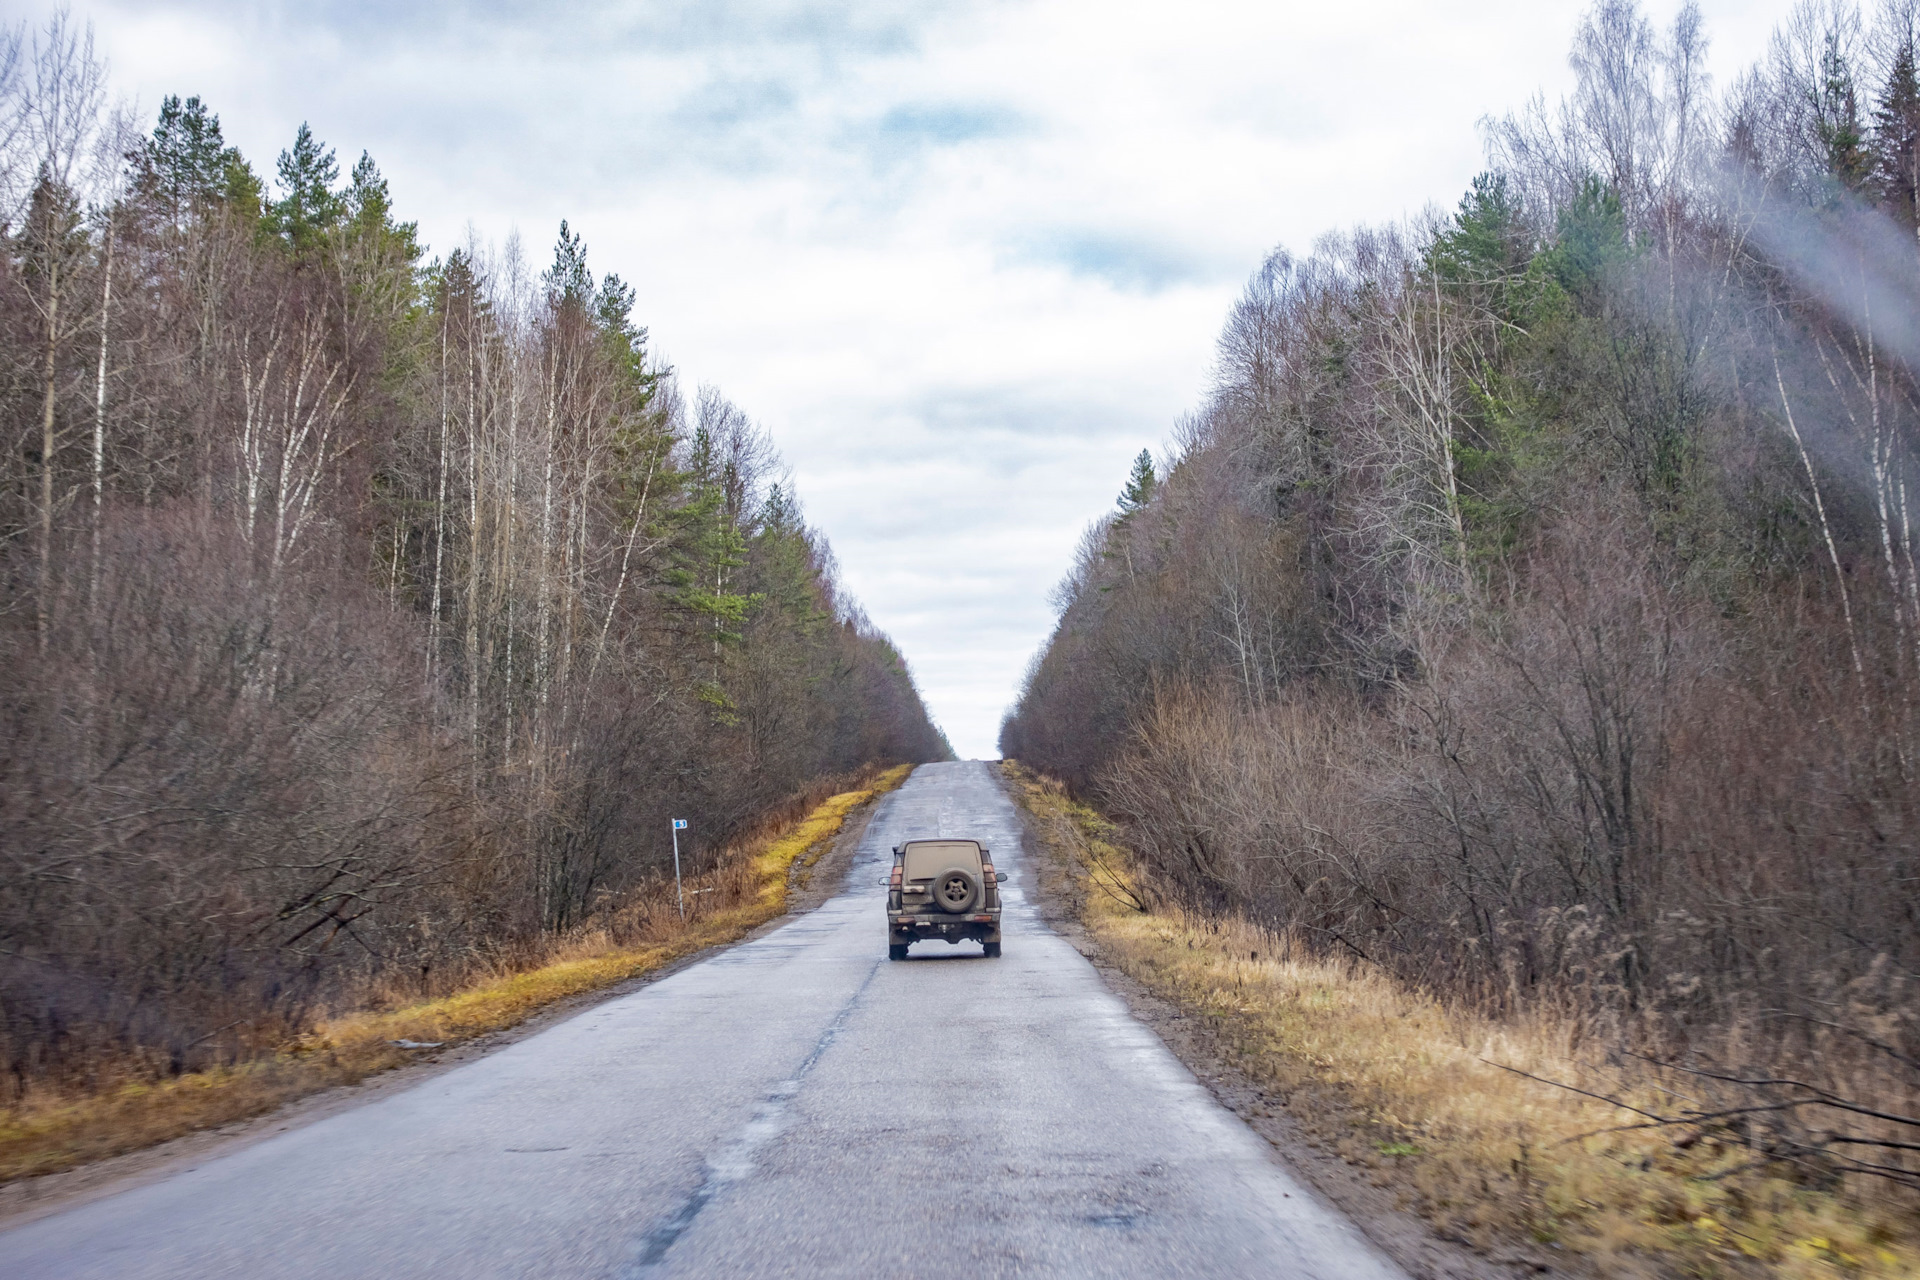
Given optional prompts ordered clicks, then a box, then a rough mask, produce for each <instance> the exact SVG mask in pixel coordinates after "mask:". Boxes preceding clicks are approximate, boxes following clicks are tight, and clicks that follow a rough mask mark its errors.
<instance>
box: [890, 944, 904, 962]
mask: <svg viewBox="0 0 1920 1280" xmlns="http://www.w3.org/2000/svg"><path fill="white" fill-rule="evenodd" d="M906 958H907V944H906V943H904V942H890V943H888V944H887V959H889V960H905V959H906Z"/></svg>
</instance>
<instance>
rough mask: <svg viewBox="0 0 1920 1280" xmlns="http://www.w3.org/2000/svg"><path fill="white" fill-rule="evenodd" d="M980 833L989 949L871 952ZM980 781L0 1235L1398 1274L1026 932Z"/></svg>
mask: <svg viewBox="0 0 1920 1280" xmlns="http://www.w3.org/2000/svg"><path fill="white" fill-rule="evenodd" d="M931 836H958V837H972V838H975V839H978V840H980V841H981V842H982V843H984V844H986V845H987V846H988V847H989V848H990V849H992V850H993V855H994V861H995V863H996V865H997V866H998V867H999V868H1000V869H1002V870H1005V871H1008V872H1010V873H1011V878H1010V881H1009V883H1008V884H1007V885H1006V886H1004V899H1003V901H1004V903H1005V915H1004V933H1005V939H1006V941H1005V947H1006V953H1005V955H1004V956H1003V957H1002V958H1000V959H997V960H990V959H987V958H985V957H984V956H982V954H981V952H980V948H979V947H978V946H977V945H975V944H973V943H963V944H960V945H958V946H948V945H946V944H943V943H920V944H917V945H916V946H915V948H914V954H913V955H912V957H911V958H910V959H908V960H906V961H904V962H889V961H888V959H887V949H886V942H887V939H886V926H885V910H884V903H885V890H884V889H883V888H882V886H881V882H882V880H883V879H884V878H885V875H886V872H887V869H888V868H889V867H890V866H891V864H892V858H891V849H892V847H893V846H894V845H896V844H899V843H900V842H901V841H903V840H908V839H913V838H916V837H931ZM1029 859H1030V855H1029V854H1028V853H1027V852H1026V851H1024V850H1022V848H1021V828H1020V823H1019V820H1018V817H1017V815H1016V813H1015V811H1014V808H1013V805H1012V803H1011V802H1010V801H1009V800H1008V798H1007V797H1006V795H1005V794H1004V793H1003V792H1002V791H1001V789H1000V788H999V786H998V785H997V784H996V781H995V779H994V777H993V775H992V773H991V772H990V771H989V769H988V767H987V766H986V765H984V764H981V763H979V762H965V763H956V764H937V765H925V766H922V767H921V768H920V769H918V770H917V771H916V772H915V773H914V774H913V776H912V777H911V778H910V779H909V780H908V782H907V784H906V785H905V786H904V787H903V788H902V789H901V790H899V791H897V792H895V793H893V794H891V795H889V796H887V797H885V798H884V799H883V800H882V801H881V802H880V808H879V810H878V811H877V812H876V813H875V815H874V818H873V821H872V823H871V824H870V825H869V826H868V828H867V830H866V834H865V838H864V839H863V840H862V842H861V845H860V848H859V850H858V853H857V855H856V857H855V860H854V865H853V869H852V871H851V873H850V874H849V877H848V887H847V889H846V891H845V892H843V893H842V894H841V895H840V896H839V897H837V898H834V899H832V900H831V901H829V902H827V903H826V904H825V905H824V906H822V907H820V908H819V909H817V910H815V911H812V912H810V913H808V914H806V915H803V916H799V917H797V918H795V919H794V920H792V921H791V922H790V923H788V924H786V925H784V926H783V927H781V928H779V929H777V930H774V931H773V932H771V933H768V934H766V935H764V936H762V937H760V938H758V939H756V940H754V941H751V942H746V943H743V944H741V945H739V946H736V947H732V948H730V949H727V950H724V951H720V952H718V953H716V954H714V955H713V956H711V957H710V958H708V959H705V960H703V961H700V962H699V963H697V964H693V965H690V966H688V967H687V968H685V969H682V970H680V971H679V972H677V973H674V974H672V975H671V976H669V977H666V978H663V979H661V980H660V981H658V982H655V983H653V984H651V985H649V986H646V987H644V988H641V989H640V990H637V991H635V992H633V993H631V994H629V995H625V996H621V997H618V998H615V999H610V1000H607V1001H605V1002H604V1003H601V1004H597V1005H594V1006H593V1007H591V1008H589V1009H587V1010H585V1011H583V1012H582V1013H580V1014H578V1015H577V1016H575V1017H572V1018H570V1019H568V1020H567V1021H565V1022H561V1023H559V1024H557V1025H555V1026H553V1027H551V1028H549V1029H547V1030H545V1031H542V1032H540V1033H539V1034H537V1035H532V1036H529V1037H527V1038H526V1039H523V1040H520V1041H518V1042H516V1043H514V1044H511V1045H508V1046H506V1047H504V1048H502V1049H500V1050H498V1051H496V1052H494V1053H491V1054H489V1055H487V1056H485V1057H481V1058H477V1059H475V1060H473V1061H471V1062H468V1063H465V1064H463V1065H460V1066H457V1067H454V1068H452V1069H450V1070H447V1071H445V1072H444V1073H442V1074H438V1075H435V1076H432V1077H430V1078H427V1079H425V1080H423V1081H422V1082H420V1083H419V1084H417V1085H414V1086H412V1087H410V1088H407V1089H404V1090H400V1091H396V1092H393V1093H390V1094H387V1095H386V1096H383V1097H381V1098H378V1099H376V1100H373V1101H370V1102H368V1103H367V1104H365V1105H363V1106H360V1107H357V1108H354V1109H351V1110H347V1111H343V1112H339V1113H336V1114H333V1115H331V1116H328V1117H327V1118H325V1119H320V1120H316V1121H314V1122H313V1123H310V1124H307V1125H305V1126H303V1127H299V1128H294V1129H290V1130H288V1131H286V1132H282V1133H279V1134H276V1135H274V1136H272V1137H270V1138H267V1139H264V1140H262V1141H258V1142H255V1143H253V1144H251V1145H247V1146H244V1147H241V1148H239V1149H237V1150H233V1151H231V1152H229V1153H228V1154H224V1155H219V1156H216V1157H214V1158H211V1159H209V1160H207V1161H206V1162H205V1163H202V1164H200V1165H199V1166H197V1167H194V1168H191V1169H187V1170H184V1171H181V1172H177V1173H174V1174H172V1175H171V1176H168V1177H165V1178H164V1179H162V1180H160V1181H156V1182H151V1183H149V1184H147V1185H142V1186H137V1187H134V1188H132V1189H130V1190H125V1191H122V1192H120V1193H118V1194H115V1195H111V1196H109V1197H106V1198H104V1199H98V1200H95V1201H92V1202H91V1203H87V1204H83V1205H80V1206H78V1207H75V1208H72V1209H69V1210H67V1211H65V1212H61V1213H58V1214H55V1215H53V1216H50V1217H46V1218H42V1219H40V1220H38V1221H35V1222H32V1223H29V1224H27V1225H25V1226H22V1227H19V1228H16V1229H14V1230H12V1231H9V1232H6V1233H5V1234H0V1275H4V1276H6V1277H18V1278H21V1280H25V1278H27V1277H34V1278H36V1280H37V1278H39V1277H102V1278H105V1277H112V1278H114V1280H138V1278H144V1277H183V1278H185V1277H192V1278H193V1280H208V1278H209V1277H216V1276H248V1277H252V1276H263V1277H287V1278H296V1277H315V1278H319V1277H325V1280H342V1278H343V1277H382V1278H384V1280H401V1278H403V1277H425V1276H434V1277H460V1278H461V1280H480V1278H482V1277H508V1276H511V1277H653V1276H662V1277H664V1276H716V1277H730V1278H731V1277H757V1276H860V1277H894V1276H898V1277H939V1278H940V1280H958V1278H966V1277H973V1276H983V1277H985V1276H1129V1277H1130V1276H1142V1277H1158V1276H1208V1277H1226V1276H1265V1277H1290V1278H1291V1277H1301V1278H1303V1280H1304V1278H1308V1277H1311V1278H1313V1280H1385V1278H1386V1277H1399V1276H1400V1275H1401V1273H1400V1272H1399V1271H1398V1270H1397V1269H1396V1268H1395V1267H1394V1266H1393V1265H1392V1264H1391V1263H1390V1262H1388V1261H1387V1260H1386V1259H1385V1257H1384V1256H1383V1255H1382V1254H1381V1253H1380V1252H1379V1251H1378V1250H1376V1249H1375V1248H1374V1246H1373V1245H1371V1244H1370V1243H1369V1242H1368V1241H1367V1240H1366V1238H1365V1237H1364V1236H1362V1235H1361V1234H1360V1232H1359V1231H1358V1230H1356V1229H1355V1227H1354V1226H1353V1224H1352V1223H1350V1222H1349V1221H1347V1220H1346V1219H1345V1218H1343V1217H1342V1216H1341V1215H1340V1214H1338V1213H1337V1212H1336V1211H1334V1210H1332V1209H1330V1208H1328V1207H1327V1206H1326V1205H1325V1204H1324V1203H1323V1202H1322V1201H1320V1200H1319V1199H1318V1198H1317V1197H1315V1196H1314V1195H1313V1194H1312V1193H1311V1192H1310V1191H1308V1190H1307V1189H1306V1187H1305V1186H1304V1185H1303V1184H1302V1183H1300V1182H1299V1181H1298V1180H1296V1179H1295V1178H1294V1177H1293V1176H1292V1175H1291V1174H1289V1173H1288V1172H1287V1170H1286V1169H1285V1168H1284V1167H1283V1166H1282V1165H1280V1164H1278V1163H1277V1162H1276V1161H1275V1158H1274V1156H1273V1154H1272V1151H1271V1148H1270V1147H1269V1146H1268V1145H1267V1143H1266V1142H1265V1141H1263V1140H1262V1139H1261V1138H1260V1137H1258V1136H1257V1135H1256V1134H1254V1133H1253V1132H1252V1131H1251V1130H1250V1129H1248V1128H1247V1127H1246V1125H1245V1124H1243V1123H1242V1122H1241V1121H1240V1120H1239V1119H1238V1118H1237V1117H1235V1116H1233V1115H1232V1114H1231V1113H1229V1112H1227V1111H1226V1110H1224V1109H1223V1108H1221V1107H1220V1106H1219V1105H1218V1104H1217V1103H1215V1102H1214V1100H1213V1099H1212V1097H1211V1096H1210V1095H1209V1094H1208V1093H1207V1092H1206V1090H1205V1089H1204V1088H1202V1087H1201V1085H1200V1084H1199V1083H1198V1082H1197V1081H1196V1080H1195V1079H1194V1077H1193V1075H1192V1074H1191V1073H1189V1072H1188V1071H1187V1069H1186V1068H1185V1067H1184V1066H1182V1065H1181V1063H1180V1062H1179V1061H1178V1060H1177V1059H1176V1058H1175V1057H1174V1056H1173V1055H1172V1054H1171V1053H1170V1052H1169V1051H1168V1050H1167V1048H1166V1046H1165V1045H1163V1044H1162V1043H1161V1042H1160V1040H1159V1039H1158V1037H1156V1036H1155V1035H1154V1034H1153V1033H1152V1032H1151V1031H1150V1030H1148V1029H1147V1028H1146V1027H1145V1026H1143V1025H1141V1024H1140V1023H1139V1022H1137V1021H1135V1020H1134V1018H1133V1017H1132V1016H1131V1015H1130V1014H1129V1013H1128V1011H1127V1008H1126V1006H1125V1005H1124V1004H1123V1003H1122V1002H1121V1001H1120V1000H1119V999H1118V998H1117V997H1115V996H1114V995H1113V994H1112V993H1111V992H1109V991H1108V990H1107V988H1106V987H1105V986H1104V985H1103V983H1102V982H1101V979H1100V977H1099V975H1098V973H1097V972H1096V971H1095V970H1094V968H1093V967H1092V965H1090V964H1089V963H1088V962H1087V960H1086V959H1085V958H1084V957H1083V956H1081V955H1080V953H1079V952H1078V951H1076V950H1075V949H1074V948H1073V947H1072V946H1070V945H1069V944H1068V943H1067V942H1066V941H1065V940H1063V939H1062V938H1060V937H1059V936H1058V935H1056V934H1054V933H1052V932H1050V931H1049V930H1048V929H1047V927H1046V925H1045V924H1044V923H1043V922H1042V920H1041V918H1040V915H1039V913H1038V912H1037V911H1036V910H1035V908H1034V905H1033V903H1032V901H1031V900H1030V898H1029V897H1028V896H1027V893H1026V892H1025V890H1026V889H1027V888H1028V887H1029V886H1030V883H1031V882H1030V880H1029V877H1028V874H1027V871H1028V868H1029V866H1031V862H1030V860H1029Z"/></svg>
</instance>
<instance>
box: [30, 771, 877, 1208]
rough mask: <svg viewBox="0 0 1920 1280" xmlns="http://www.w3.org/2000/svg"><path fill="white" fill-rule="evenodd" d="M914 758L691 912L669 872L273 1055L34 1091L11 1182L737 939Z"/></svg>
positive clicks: (821, 811)
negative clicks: (76, 1092) (531, 940)
mask: <svg viewBox="0 0 1920 1280" xmlns="http://www.w3.org/2000/svg"><path fill="white" fill-rule="evenodd" d="M912 772H913V766H911V765H901V766H899V767H897V768H893V769H889V770H886V771H884V772H879V773H875V774H873V775H872V776H871V777H870V778H869V779H866V780H865V781H866V783H867V785H865V786H862V787H859V788H857V789H855V790H852V791H845V792H842V793H840V794H839V795H836V796H833V797H831V798H829V799H828V800H827V801H825V802H824V803H822V804H820V805H818V806H817V807H815V808H814V809H813V810H812V811H811V812H809V813H808V814H807V815H806V816H805V817H803V818H801V819H799V820H798V821H796V822H793V823H791V824H788V825H786V826H785V827H784V828H782V829H777V830H772V831H765V832H762V833H760V834H759V835H758V836H757V837H756V838H753V839H750V840H748V841H747V842H745V844H743V845H742V846H739V847H737V848H735V849H732V850H730V851H728V853H726V854H723V855H722V857H721V858H720V860H719V866H718V869H717V870H715V871H713V872H711V873H709V874H707V875H704V876H700V877H697V878H694V879H690V880H689V881H688V882H687V887H688V888H689V889H690V890H694V889H699V890H707V891H710V892H708V893H701V894H698V895H695V896H692V897H690V898H689V902H690V903H691V904H693V910H691V911H690V912H689V915H688V919H687V920H686V922H685V923H684V924H682V923H681V922H680V920H679V913H678V911H677V909H676V908H675V906H674V902H673V890H672V882H671V881H669V882H667V883H666V885H665V886H664V896H662V893H661V892H658V891H656V892H655V893H654V894H653V895H652V896H650V897H649V898H647V899H646V900H644V901H639V902H636V903H633V904H630V905H629V906H628V907H627V908H625V909H624V911H622V912H618V913H615V914H614V916H613V917H611V918H610V919H609V921H608V922H606V923H605V924H604V925H602V926H601V927H598V928H595V929H593V930H591V931H588V932H585V933H582V934H580V935H578V936H576V937H573V938H569V939H567V940H565V941H564V942H562V943H561V944H559V945H558V946H557V947H556V948H555V950H553V951H552V952H550V953H549V954H548V956H547V962H546V963H544V964H541V965H539V966H538V967H534V968H529V969H526V970H524V971H522V972H517V973H494V974H490V975H487V976H485V977H483V978H481V979H479V980H477V981H475V982H473V983H472V984H470V985H468V986H467V987H465V988H464V989H462V990H459V991H456V992H454V993H452V994H450V995H447V996H443V997H441V998H439V999H435V1000H428V1001H424V1002H420V1003H416V1004H409V1005H406V1006H404V1007H401V1008H393V1009H385V1010H380V1009H369V1010H359V1011H354V1012H349V1013H346V1014H343V1015H340V1016H337V1017H334V1018H331V1019H328V1020H325V1021H323V1022H321V1023H319V1024H318V1025H316V1026H315V1027H314V1028H313V1029H312V1030H311V1031H310V1032H309V1033H308V1034H307V1035H305V1036H303V1037H301V1039H300V1040H299V1041H297V1042H296V1043H294V1044H291V1045H288V1046H286V1047H285V1048H284V1049H282V1050H281V1051H280V1052H278V1053H275V1054H273V1055H272V1056H270V1057H265V1058H261V1059H257V1060H255V1061H251V1062H245V1063H241V1064H240V1065H238V1066H235V1067H231V1068H227V1069H223V1070H219V1071H207V1072H199V1073H195V1074H192V1075H185V1076H179V1077H176V1078H174V1079H170V1080H165V1081H161V1082H155V1083H131V1084H124V1085H121V1086H119V1087H116V1088H113V1089H111V1090H108V1091H104V1092H101V1093H97V1094H92V1095H86V1096H79V1097H59V1098H49V1097H30V1098H29V1100H28V1101H26V1102H24V1103H22V1104H21V1105H19V1106H17V1107H13V1108H9V1109H7V1110H6V1111H4V1112H0V1182H5V1181H11V1180H13V1179H15V1178H21V1177H31V1176H34V1175H38V1174H44V1173H52V1172H56V1171H58V1170H61V1169H66V1168H71V1167H73V1166H74V1165H78V1164H82V1163H85V1162H86V1161H89V1160H97V1159H101V1158H103V1157H105V1156H110V1155H117V1154H119V1153H121V1152H126V1151H132V1150H136V1149H138V1148H141V1147H145V1146H149V1145H151V1144H153V1143H156V1142H164V1141H166V1140H168V1139H170V1138H177V1137H180V1136H181V1135H183V1134H187V1133H191V1132H193V1131H195V1130H198V1129H205V1128H208V1127H211V1126H214V1125H219V1124H225V1123H228V1122H231V1121H234V1120H241V1119H245V1118H247V1117H249V1116H254V1115H258V1114H260V1113H262V1112H264V1111H268V1110H271V1109H272V1108H274V1107H276V1106H279V1105H281V1104H282V1103H285V1102H289V1101H292V1100H293V1099H295V1098H299V1097H302V1096H304V1095H306V1094H310V1093H314V1092H317V1091H319V1090H321V1089H325V1088H329V1087H331V1086H334V1085H339V1084H351V1083H355V1082H358V1081H360V1080H362V1079H364V1078H366V1077H367V1076H369V1075H372V1074H374V1073H376V1072H379V1071H384V1070H386V1069H388V1068H390V1067H394V1066H398V1065H400V1064H402V1063H404V1062H409V1061H414V1060H417V1059H418V1057H419V1056H420V1054H421V1052H423V1050H419V1049H408V1048H405V1047H403V1046H401V1045H399V1044H396V1043H395V1042H396V1041H407V1042H410V1043H412V1044H415V1045H431V1046H435V1047H440V1046H450V1045H454V1044H458V1043H460V1042H461V1041H464V1040H471V1039H473V1038H474V1037H476V1036H481V1035H485V1034H487V1033H489V1032H493V1031H500V1030H504V1029H506V1028H508V1027H511V1026H514V1025H515V1024H517V1023H519V1022H521V1021H523V1020H525V1019H526V1018H527V1017H529V1016H531V1015H532V1014H534V1013H537V1012H538V1011H540V1010H541V1009H543V1008H545V1007H547V1006H549V1005H551V1004H553V1003H555V1002H556V1001H560V1000H564V999H567V998H568V997H571V996H577V995H581V994H583V993H586V992H590V991H595V990H598V989H600V988H603V987H608V986H612V985H613V984H615V983H618V982H624V981H626V980H627V979H629V978H633V977H637V976H639V975H641V974H645V973H647V972H650V971H652V970H654V969H658V968H660V967H661V966H663V965H666V964H669V963H671V962H672V961H674V960H677V959H680V958H681V957H683V956H687V955H690V954H692V953H693V952H696V951H700V950H702V949H704V948H707V947H713V946H718V945H722V944H725V943H729V942H734V941H737V940H738V939H740V938H741V937H743V936H745V935H746V934H747V933H748V932H750V931H751V930H753V929H754V928H756V927H758V926H759V925H762V924H764V923H766V922H767V921H769V920H771V919H773V918H774V917H775V916H778V915H779V914H781V912H783V911H784V910H785V909H786V903H787V891H788V882H789V873H790V872H791V871H792V869H793V868H794V864H795V862H796V860H798V861H801V862H802V864H803V865H807V866H810V865H811V864H812V863H813V862H815V861H818V859H819V858H820V856H821V855H822V854H824V853H825V851H826V849H827V848H828V847H829V846H830V844H831V842H832V840H833V838H834V837H835V836H837V835H838V834H839V832H840V829H841V826H842V825H843V824H844V823H845V822H846V820H847V817H848V816H849V815H850V814H851V813H853V812H854V811H855V810H856V809H858V808H859V807H860V806H861V805H863V804H865V803H867V802H868V801H870V800H872V799H874V798H875V797H876V796H879V795H881V794H883V793H885V792H888V791H892V790H894V789H895V788H897V787H899V786H900V784H901V783H903V782H905V781H906V779H907V775H908V774H910V773H912ZM709 904H716V905H709ZM623 917H624V918H623ZM618 937H626V938H629V939H636V940H638V945H635V944H634V942H631V941H630V942H628V943H627V944H626V945H621V944H620V943H618V942H616V938H618Z"/></svg>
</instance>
